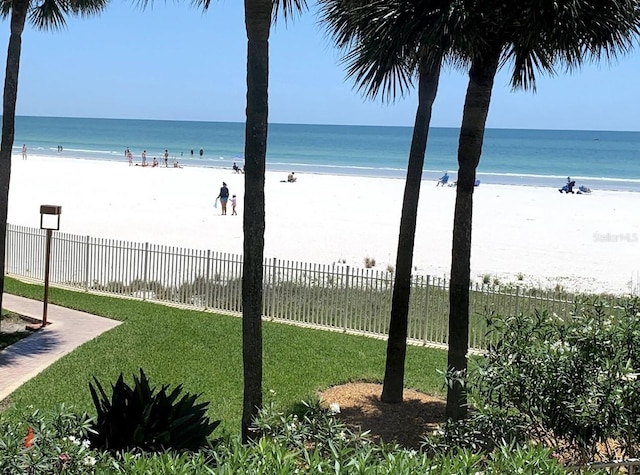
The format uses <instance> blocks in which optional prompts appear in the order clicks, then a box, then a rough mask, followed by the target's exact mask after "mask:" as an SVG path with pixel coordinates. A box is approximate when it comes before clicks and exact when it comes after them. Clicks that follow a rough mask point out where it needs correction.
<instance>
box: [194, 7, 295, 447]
mask: <svg viewBox="0 0 640 475" xmlns="http://www.w3.org/2000/svg"><path fill="white" fill-rule="evenodd" d="M193 1H194V4H195V5H197V6H200V7H201V8H202V9H203V10H207V9H208V8H209V6H210V4H211V0H193ZM304 9H306V0H244V18H245V29H246V32H247V107H246V123H245V142H244V161H245V169H244V171H245V173H244V182H245V191H244V193H245V194H244V213H243V214H244V217H243V221H242V226H243V232H244V244H243V251H244V257H243V263H242V362H243V363H242V364H243V373H244V397H243V404H242V428H241V429H242V430H241V433H242V441H243V442H247V441H248V440H249V438H250V436H251V433H250V432H249V427H250V425H251V423H252V422H253V419H254V418H255V417H256V416H257V415H258V411H259V410H260V408H261V407H262V294H263V292H262V285H263V267H262V266H263V261H264V227H265V208H264V178H265V177H264V174H265V168H266V157H267V134H268V124H269V120H268V119H269V95H268V94H269V34H270V32H271V25H272V23H275V21H276V19H277V14H278V13H279V12H281V14H282V16H283V18H284V19H285V21H286V20H287V19H288V18H290V17H292V16H293V15H294V13H299V12H301V11H303V10H304Z"/></svg>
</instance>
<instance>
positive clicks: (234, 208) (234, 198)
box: [231, 195, 238, 216]
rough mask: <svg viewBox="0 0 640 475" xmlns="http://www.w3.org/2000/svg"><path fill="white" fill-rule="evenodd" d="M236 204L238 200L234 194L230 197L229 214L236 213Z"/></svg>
mask: <svg viewBox="0 0 640 475" xmlns="http://www.w3.org/2000/svg"><path fill="white" fill-rule="evenodd" d="M237 204H238V201H237V200H236V195H233V196H232V197H231V215H232V216H233V215H234V214H235V215H237V214H238V213H236V205H237Z"/></svg>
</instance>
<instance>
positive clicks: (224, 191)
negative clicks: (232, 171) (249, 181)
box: [217, 181, 229, 215]
mask: <svg viewBox="0 0 640 475" xmlns="http://www.w3.org/2000/svg"><path fill="white" fill-rule="evenodd" d="M217 199H219V200H220V204H221V205H222V214H223V215H225V214H227V201H228V200H229V188H227V184H226V183H225V182H224V181H223V182H222V187H221V188H220V194H219V195H218V198H217Z"/></svg>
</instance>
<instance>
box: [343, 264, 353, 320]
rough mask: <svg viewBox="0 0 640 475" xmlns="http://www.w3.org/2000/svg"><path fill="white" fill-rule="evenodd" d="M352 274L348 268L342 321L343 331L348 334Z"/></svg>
mask: <svg viewBox="0 0 640 475" xmlns="http://www.w3.org/2000/svg"><path fill="white" fill-rule="evenodd" d="M350 274H351V268H350V267H349V266H347V274H346V276H345V280H344V317H343V320H342V329H343V330H344V331H345V332H346V331H347V328H348V326H349V324H348V320H349V319H348V316H349V275H350Z"/></svg>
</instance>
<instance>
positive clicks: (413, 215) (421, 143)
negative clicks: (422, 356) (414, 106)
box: [380, 62, 440, 403]
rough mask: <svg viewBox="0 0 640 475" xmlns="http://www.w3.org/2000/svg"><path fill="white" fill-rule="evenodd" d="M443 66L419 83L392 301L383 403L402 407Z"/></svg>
mask: <svg viewBox="0 0 640 475" xmlns="http://www.w3.org/2000/svg"><path fill="white" fill-rule="evenodd" d="M439 78H440V62H437V64H435V65H431V64H421V65H420V71H419V79H418V110H417V112H416V119H415V124H414V127H413V137H412V139H411V150H410V152H409V163H408V165H407V180H406V183H405V186H404V198H403V201H402V216H401V218H400V233H399V236H398V252H397V255H396V275H395V280H394V284H393V296H392V300H391V317H390V322H389V338H388V340H387V361H386V367H385V372H384V384H383V387H382V396H381V398H380V399H381V400H382V402H386V403H400V402H402V394H403V389H404V362H405V356H406V353H407V325H408V321H409V298H410V295H411V267H412V265H413V247H414V242H415V236H416V222H417V217H418V200H419V198H420V183H421V181H422V168H423V165H424V154H425V151H426V148H427V136H428V133H429V124H430V122H431V107H432V106H433V101H434V100H435V98H436V93H437V91H438V80H439Z"/></svg>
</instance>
